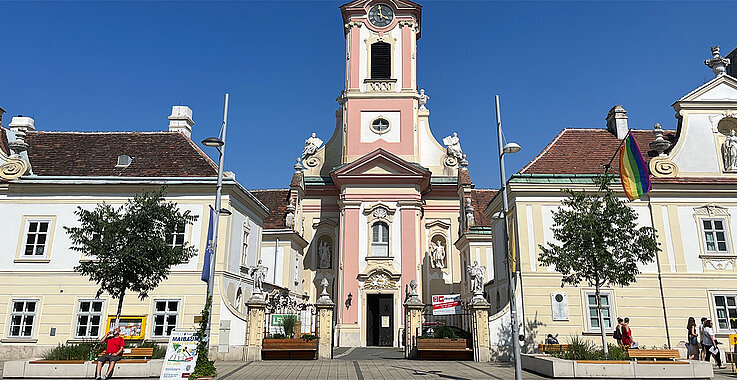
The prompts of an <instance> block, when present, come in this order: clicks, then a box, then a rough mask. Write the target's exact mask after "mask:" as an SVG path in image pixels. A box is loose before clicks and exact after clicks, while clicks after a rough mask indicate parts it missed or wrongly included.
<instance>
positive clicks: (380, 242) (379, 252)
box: [371, 222, 389, 257]
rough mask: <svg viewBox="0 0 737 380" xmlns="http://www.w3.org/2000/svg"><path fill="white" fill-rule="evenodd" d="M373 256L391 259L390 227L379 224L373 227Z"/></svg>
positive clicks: (382, 223)
mask: <svg viewBox="0 0 737 380" xmlns="http://www.w3.org/2000/svg"><path fill="white" fill-rule="evenodd" d="M371 232H372V233H371V235H372V239H371V256H374V257H389V226H388V225H387V224H386V223H384V222H377V223H374V225H373V226H372V227H371Z"/></svg>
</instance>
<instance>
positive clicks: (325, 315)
mask: <svg viewBox="0 0 737 380" xmlns="http://www.w3.org/2000/svg"><path fill="white" fill-rule="evenodd" d="M321 285H322V293H321V294H320V298H318V299H317V303H316V305H315V306H317V337H318V338H319V340H318V341H317V358H318V359H332V358H333V311H334V310H335V303H334V302H333V300H331V299H330V295H329V294H328V290H327V287H328V280H327V279H326V278H323V279H322V282H321Z"/></svg>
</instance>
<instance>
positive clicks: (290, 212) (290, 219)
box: [284, 198, 297, 229]
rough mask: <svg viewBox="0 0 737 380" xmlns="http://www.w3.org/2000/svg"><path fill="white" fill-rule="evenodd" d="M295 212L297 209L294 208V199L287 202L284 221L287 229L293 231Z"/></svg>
mask: <svg viewBox="0 0 737 380" xmlns="http://www.w3.org/2000/svg"><path fill="white" fill-rule="evenodd" d="M295 210H297V207H295V206H294V198H292V199H290V200H289V204H288V205H287V215H286V217H285V220H284V224H286V226H287V227H288V228H291V229H294V211H295Z"/></svg>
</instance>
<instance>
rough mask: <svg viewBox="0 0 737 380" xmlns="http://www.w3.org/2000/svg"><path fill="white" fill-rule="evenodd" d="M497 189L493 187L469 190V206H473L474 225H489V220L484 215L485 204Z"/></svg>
mask: <svg viewBox="0 0 737 380" xmlns="http://www.w3.org/2000/svg"><path fill="white" fill-rule="evenodd" d="M496 192H497V190H494V189H473V190H471V206H473V218H474V220H475V221H476V226H479V227H482V226H483V227H486V226H491V221H490V220H489V219H488V218H486V216H484V209H485V208H486V205H488V204H489V202H491V198H494V195H495V194H496Z"/></svg>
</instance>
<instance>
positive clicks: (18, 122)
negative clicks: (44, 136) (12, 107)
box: [8, 115, 36, 132]
mask: <svg viewBox="0 0 737 380" xmlns="http://www.w3.org/2000/svg"><path fill="white" fill-rule="evenodd" d="M8 128H10V130H11V131H16V132H18V131H22V132H25V131H35V130H36V127H35V126H34V125H33V118H30V117H27V116H23V115H18V116H14V117H13V120H11V121H10V124H8Z"/></svg>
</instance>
